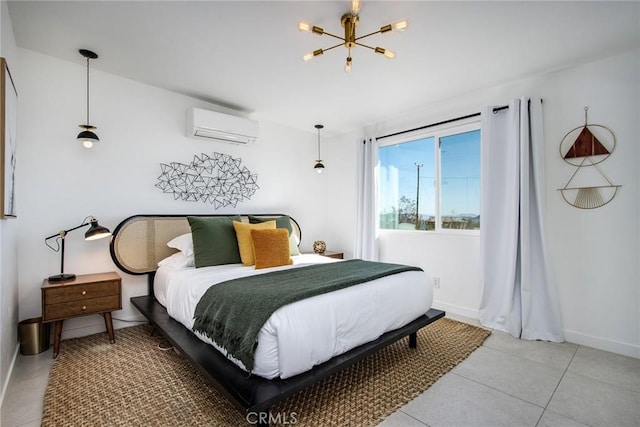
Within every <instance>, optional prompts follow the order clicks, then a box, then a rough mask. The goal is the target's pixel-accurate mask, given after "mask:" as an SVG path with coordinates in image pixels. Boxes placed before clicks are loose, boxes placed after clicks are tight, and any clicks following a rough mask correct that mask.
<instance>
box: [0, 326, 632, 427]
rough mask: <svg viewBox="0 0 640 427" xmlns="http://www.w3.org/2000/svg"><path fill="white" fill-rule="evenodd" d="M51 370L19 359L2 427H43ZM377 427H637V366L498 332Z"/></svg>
mask: <svg viewBox="0 0 640 427" xmlns="http://www.w3.org/2000/svg"><path fill="white" fill-rule="evenodd" d="M51 364H52V358H51V349H49V350H48V351H46V352H43V353H41V354H39V355H35V356H18V360H17V361H16V366H15V368H14V371H13V374H12V377H11V380H10V383H9V387H8V390H7V393H6V396H5V399H4V403H3V406H2V419H1V423H0V425H2V426H3V427H17V426H39V425H40V419H41V415H42V399H43V396H44V391H45V388H46V385H47V381H48V375H49V370H50V368H51ZM380 426H381V427H393V426H416V427H424V426H434V427H435V426H487V427H489V426H490V427H496V426H509V427H514V426H538V427H543V426H544V427H548V426H567V427H571V426H574V427H578V426H607V427H618V426H620V427H622V426H634V427H637V426H640V360H639V359H633V358H629V357H624V356H619V355H617V354H613V353H608V352H605V351H600V350H595V349H592V348H589V347H583V346H578V345H575V344H570V343H563V344H553V343H547V342H539V341H533V342H532V341H520V340H517V339H515V338H513V337H511V336H510V335H508V334H504V333H500V332H494V333H493V334H492V335H491V336H490V337H489V338H488V339H487V340H486V341H485V343H484V345H483V346H482V347H480V348H479V349H478V350H476V351H475V352H474V353H473V354H471V356H469V357H468V358H467V359H466V360H465V361H464V362H462V363H461V364H460V365H458V366H457V367H456V368H454V369H453V370H452V371H451V372H449V373H448V374H446V375H445V376H443V377H442V378H441V379H440V380H439V381H438V382H436V383H435V384H434V385H433V386H432V387H431V388H430V389H429V390H427V391H426V392H424V393H423V394H421V395H420V396H418V397H417V398H416V399H415V400H413V401H412V402H409V403H408V404H407V405H405V406H404V407H402V408H401V409H400V410H399V411H397V412H396V413H394V414H392V415H391V416H390V417H389V418H387V419H386V420H385V421H384V422H383V423H381V424H380Z"/></svg>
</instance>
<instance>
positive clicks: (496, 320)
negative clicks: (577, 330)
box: [480, 98, 564, 342]
mask: <svg viewBox="0 0 640 427" xmlns="http://www.w3.org/2000/svg"><path fill="white" fill-rule="evenodd" d="M481 164H482V172H481V174H482V176H481V182H482V196H481V197H482V201H481V216H480V218H481V221H482V230H481V233H480V244H481V250H482V258H483V259H482V267H483V271H482V276H483V277H482V279H483V293H482V300H481V303H480V323H481V324H482V325H484V326H487V327H490V328H493V329H497V330H500V331H504V332H508V333H510V334H511V335H513V336H515V337H519V338H522V339H528V340H535V339H540V340H545V341H555V342H560V341H564V336H563V332H562V321H561V318H560V307H559V303H558V296H557V290H556V287H555V282H554V279H553V274H552V271H551V267H550V264H549V261H548V256H547V250H546V242H545V230H544V216H545V212H544V210H545V209H544V206H545V203H544V202H545V201H544V197H545V196H544V190H545V183H544V178H545V176H544V137H543V127H542V101H541V100H540V99H529V98H520V99H516V100H514V101H512V102H511V103H510V104H509V108H508V109H505V110H501V111H498V112H495V113H494V111H493V108H486V109H485V110H484V111H482V153H481Z"/></svg>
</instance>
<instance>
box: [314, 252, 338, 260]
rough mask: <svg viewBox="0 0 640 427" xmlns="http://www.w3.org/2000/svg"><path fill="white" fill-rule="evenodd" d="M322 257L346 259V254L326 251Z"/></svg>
mask: <svg viewBox="0 0 640 427" xmlns="http://www.w3.org/2000/svg"><path fill="white" fill-rule="evenodd" d="M310 253H315V252H310ZM322 256H326V257H327V258H335V259H344V252H334V251H324V253H323V254H322Z"/></svg>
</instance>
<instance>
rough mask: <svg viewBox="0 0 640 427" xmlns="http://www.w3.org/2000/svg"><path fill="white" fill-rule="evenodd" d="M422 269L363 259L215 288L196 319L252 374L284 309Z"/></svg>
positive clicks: (197, 328)
mask: <svg viewBox="0 0 640 427" xmlns="http://www.w3.org/2000/svg"><path fill="white" fill-rule="evenodd" d="M404 271H422V269H420V268H418V267H411V266H407V265H399V264H387V263H381V262H372V261H363V260H360V259H353V260H347V261H342V262H333V263H327V264H316V265H311V266H305V267H298V268H292V269H288V270H280V271H273V272H269V273H265V274H258V275H255V276H249V277H244V278H240V279H233V280H229V281H226V282H222V283H219V284H217V285H214V286H211V287H210V288H209V289H208V290H207V291H206V292H205V294H204V295H203V296H202V298H201V299H200V301H199V302H198V305H197V306H196V312H195V315H194V319H195V323H194V324H193V330H194V331H196V332H200V333H202V334H204V335H206V336H207V337H209V338H210V339H212V340H213V341H215V342H216V343H217V344H218V345H220V346H221V347H223V348H225V349H226V350H227V352H228V353H229V354H230V355H231V356H233V357H235V358H236V359H238V360H240V361H242V363H243V364H244V366H245V368H247V370H248V371H251V370H252V369H253V356H254V353H255V349H256V347H257V345H258V332H259V331H260V329H261V328H262V326H263V325H264V324H265V322H266V321H267V319H269V317H271V314H273V312H275V311H276V310H277V309H279V308H280V307H282V306H285V305H287V304H291V303H293V302H296V301H300V300H302V299H305V298H310V297H313V296H316V295H321V294H324V293H327V292H332V291H336V290H339V289H343V288H346V287H349V286H353V285H357V284H359V283H364V282H368V281H370V280H374V279H378V278H380V277H385V276H389V275H392V274H397V273H401V272H404Z"/></svg>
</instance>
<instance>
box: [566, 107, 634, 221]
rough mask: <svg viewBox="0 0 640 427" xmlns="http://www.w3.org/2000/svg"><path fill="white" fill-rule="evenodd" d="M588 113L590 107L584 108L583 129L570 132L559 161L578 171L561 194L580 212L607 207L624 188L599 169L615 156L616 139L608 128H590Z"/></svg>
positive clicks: (578, 128) (577, 128) (579, 127)
mask: <svg viewBox="0 0 640 427" xmlns="http://www.w3.org/2000/svg"><path fill="white" fill-rule="evenodd" d="M588 111H589V107H584V126H578V127H576V128H574V129H571V130H570V131H569V132H567V134H566V135H565V136H564V137H563V138H562V141H561V142H560V157H562V159H563V160H564V161H565V162H567V163H569V164H570V165H572V166H575V167H576V170H575V172H573V174H572V175H571V177H570V178H569V180H568V181H567V183H566V184H565V185H564V187H563V188H560V189H559V191H560V193H561V194H562V198H563V199H564V200H565V202H567V203H568V204H570V205H571V206H573V207H575V208H579V209H596V208H600V207H602V206H604V205H606V204H607V203H609V202H610V201H611V200H613V198H614V197H615V196H616V194H617V193H618V189H619V188H620V187H621V185H616V184H614V183H613V182H611V180H610V179H609V178H608V177H607V176H606V175H605V174H604V172H602V169H600V167H599V166H598V165H599V164H600V163H602V162H604V161H605V160H607V159H608V158H609V156H610V155H611V153H613V150H614V149H615V147H616V137H615V135H614V134H613V132H612V131H611V129H609V128H608V127H606V126H602V125H596V124H589V123H588V121H587V112H588ZM571 141H573V143H572V144H571ZM569 144H571V145H569Z"/></svg>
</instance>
